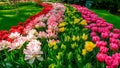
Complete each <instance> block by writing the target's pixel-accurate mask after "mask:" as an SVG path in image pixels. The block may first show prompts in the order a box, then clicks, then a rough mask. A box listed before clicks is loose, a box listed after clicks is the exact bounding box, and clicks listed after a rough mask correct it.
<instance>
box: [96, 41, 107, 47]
mask: <svg viewBox="0 0 120 68" xmlns="http://www.w3.org/2000/svg"><path fill="white" fill-rule="evenodd" d="M106 45H107V42H105V41H97V42H96V46H97V47H98V48H100V47H105V46H106Z"/></svg>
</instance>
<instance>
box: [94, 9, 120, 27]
mask: <svg viewBox="0 0 120 68" xmlns="http://www.w3.org/2000/svg"><path fill="white" fill-rule="evenodd" d="M92 11H94V12H95V13H96V14H97V15H98V16H99V17H102V18H104V19H105V20H106V21H107V22H109V23H112V24H114V28H119V29H120V16H116V15H113V14H111V13H109V12H108V11H106V10H98V9H92Z"/></svg>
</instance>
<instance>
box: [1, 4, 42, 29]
mask: <svg viewBox="0 0 120 68" xmlns="http://www.w3.org/2000/svg"><path fill="white" fill-rule="evenodd" d="M16 10H18V13H17V14H16ZM41 10H42V7H40V6H36V5H35V4H33V5H27V6H20V7H19V8H18V9H11V10H0V30H6V29H7V30H9V29H10V27H11V26H13V25H17V23H18V22H24V21H25V20H26V19H27V18H29V16H31V15H34V14H36V13H38V12H40V11H41Z"/></svg>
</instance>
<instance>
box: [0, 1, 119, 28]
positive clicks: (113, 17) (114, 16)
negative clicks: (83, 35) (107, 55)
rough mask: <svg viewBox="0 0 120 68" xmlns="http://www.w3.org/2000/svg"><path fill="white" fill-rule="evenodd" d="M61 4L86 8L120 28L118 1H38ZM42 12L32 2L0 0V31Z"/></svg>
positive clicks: (40, 8) (39, 7)
mask: <svg viewBox="0 0 120 68" xmlns="http://www.w3.org/2000/svg"><path fill="white" fill-rule="evenodd" d="M40 1H46V2H62V3H68V4H78V5H82V6H86V7H87V8H89V9H90V10H92V11H94V12H95V13H96V14H97V15H98V16H99V17H102V18H104V19H105V20H106V21H107V22H109V23H112V24H114V26H115V28H120V25H119V23H120V0H40ZM41 10H42V6H38V5H37V4H36V3H35V2H34V0H0V25H2V26H0V30H4V29H7V30H8V29H9V28H10V27H11V26H12V25H17V23H18V22H24V21H25V20H26V19H27V18H28V17H29V16H31V15H34V14H36V13H38V12H40V11H41Z"/></svg>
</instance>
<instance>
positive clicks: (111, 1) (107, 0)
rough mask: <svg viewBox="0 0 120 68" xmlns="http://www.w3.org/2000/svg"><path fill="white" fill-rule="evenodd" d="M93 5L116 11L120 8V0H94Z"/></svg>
mask: <svg viewBox="0 0 120 68" xmlns="http://www.w3.org/2000/svg"><path fill="white" fill-rule="evenodd" d="M93 1H94V2H93V7H94V8H97V9H106V10H110V12H116V11H117V10H118V9H119V8H120V0H93Z"/></svg>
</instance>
